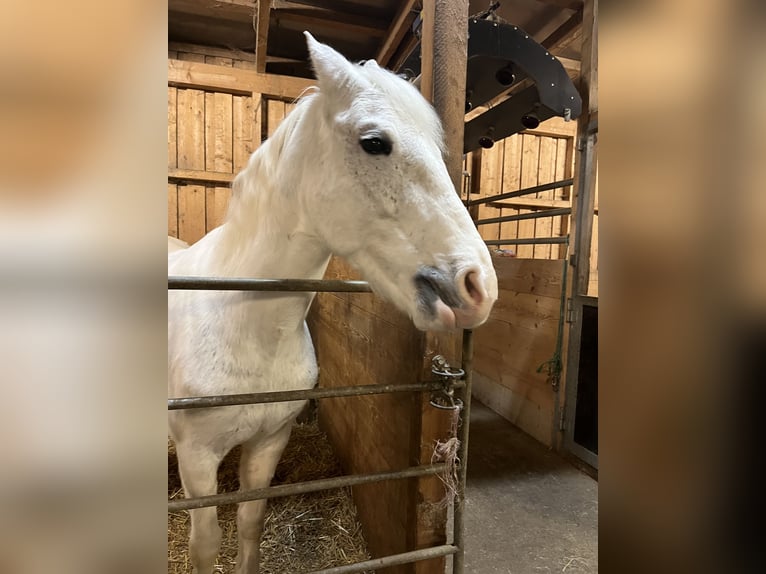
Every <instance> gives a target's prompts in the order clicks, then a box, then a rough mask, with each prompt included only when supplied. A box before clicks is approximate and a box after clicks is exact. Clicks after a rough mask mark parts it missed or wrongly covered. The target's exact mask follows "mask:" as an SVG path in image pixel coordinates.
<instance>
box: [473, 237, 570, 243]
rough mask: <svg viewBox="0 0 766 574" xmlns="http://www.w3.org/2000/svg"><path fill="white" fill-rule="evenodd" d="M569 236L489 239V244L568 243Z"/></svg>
mask: <svg viewBox="0 0 766 574" xmlns="http://www.w3.org/2000/svg"><path fill="white" fill-rule="evenodd" d="M568 241H569V236H566V235H565V236H564V237H534V238H532V237H529V238H527V239H488V240H486V241H485V242H484V243H486V244H487V245H550V244H553V243H567V242H568Z"/></svg>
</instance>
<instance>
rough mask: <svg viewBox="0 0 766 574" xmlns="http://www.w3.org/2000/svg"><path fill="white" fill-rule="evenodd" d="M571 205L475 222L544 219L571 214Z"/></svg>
mask: <svg viewBox="0 0 766 574" xmlns="http://www.w3.org/2000/svg"><path fill="white" fill-rule="evenodd" d="M571 213H572V208H571V207H560V208H556V209H541V210H540V211H536V212H535V213H521V214H519V215H504V216H502V217H489V218H487V219H478V220H476V221H474V222H473V224H474V225H475V226H477V227H478V226H479V225H489V224H490V223H504V222H506V221H523V220H525V219H542V218H543V217H556V216H557V215H570V214H571Z"/></svg>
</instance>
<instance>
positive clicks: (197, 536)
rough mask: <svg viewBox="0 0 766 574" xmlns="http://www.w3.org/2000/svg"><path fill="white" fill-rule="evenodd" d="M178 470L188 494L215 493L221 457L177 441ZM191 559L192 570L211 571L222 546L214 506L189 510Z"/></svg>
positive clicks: (199, 573)
mask: <svg viewBox="0 0 766 574" xmlns="http://www.w3.org/2000/svg"><path fill="white" fill-rule="evenodd" d="M176 453H177V455H178V470H179V473H180V475H181V483H182V484H183V487H184V494H185V496H186V498H192V497H198V496H207V495H210V494H216V492H217V490H218V476H217V475H218V465H219V464H220V463H221V460H222V457H220V456H219V455H218V454H216V453H214V452H211V451H208V450H200V449H198V448H194V447H192V446H189V445H185V444H183V443H176ZM189 515H190V516H191V534H190V536H189V560H190V561H191V564H192V573H193V574H211V573H212V572H213V567H214V566H215V559H216V557H217V556H218V549H219V547H220V546H221V527H220V526H219V525H218V509H217V508H216V507H215V506H211V507H209V508H198V509H195V510H190V511H189Z"/></svg>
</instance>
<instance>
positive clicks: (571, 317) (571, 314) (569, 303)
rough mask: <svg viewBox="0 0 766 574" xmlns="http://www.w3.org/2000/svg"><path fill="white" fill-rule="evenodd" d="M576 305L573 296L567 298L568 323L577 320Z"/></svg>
mask: <svg viewBox="0 0 766 574" xmlns="http://www.w3.org/2000/svg"><path fill="white" fill-rule="evenodd" d="M575 319H576V318H575V307H574V301H573V300H572V298H571V297H569V298H568V299H567V317H566V321H567V323H574V322H575Z"/></svg>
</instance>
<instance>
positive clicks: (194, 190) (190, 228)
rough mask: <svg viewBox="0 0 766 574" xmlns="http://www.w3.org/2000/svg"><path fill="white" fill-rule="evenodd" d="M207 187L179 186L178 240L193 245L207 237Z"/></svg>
mask: <svg viewBox="0 0 766 574" xmlns="http://www.w3.org/2000/svg"><path fill="white" fill-rule="evenodd" d="M205 223H206V221H205V186H204V185H179V186H178V238H179V239H181V240H183V241H186V242H187V243H188V244H190V245H191V244H192V243H194V242H195V241H198V240H199V239H201V238H202V237H203V236H204V235H205Z"/></svg>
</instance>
